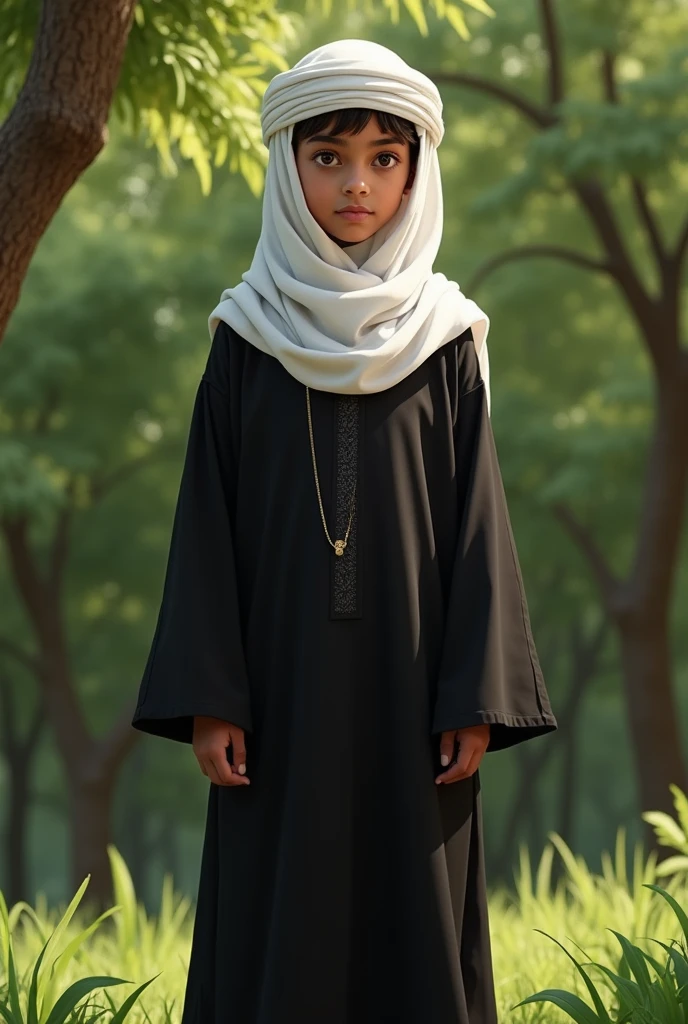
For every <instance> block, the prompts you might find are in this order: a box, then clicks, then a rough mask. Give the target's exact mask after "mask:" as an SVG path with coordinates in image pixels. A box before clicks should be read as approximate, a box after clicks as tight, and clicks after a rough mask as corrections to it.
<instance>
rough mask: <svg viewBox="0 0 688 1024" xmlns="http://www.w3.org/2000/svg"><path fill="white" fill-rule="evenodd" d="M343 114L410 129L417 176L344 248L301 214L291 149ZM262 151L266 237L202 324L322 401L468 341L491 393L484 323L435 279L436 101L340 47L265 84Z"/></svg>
mask: <svg viewBox="0 0 688 1024" xmlns="http://www.w3.org/2000/svg"><path fill="white" fill-rule="evenodd" d="M343 107H367V108H372V109H374V110H383V111H387V112H388V113H390V114H396V115H398V116H401V117H405V118H407V119H408V120H409V121H411V122H412V123H413V124H415V126H416V129H417V131H418V134H419V136H420V148H419V152H418V163H417V167H416V176H415V179H414V182H413V185H412V187H411V190H410V192H409V193H408V194H406V195H404V196H403V198H402V200H401V203H400V205H399V209H398V210H397V212H396V213H395V214H394V216H393V217H392V218H391V220H389V221H388V222H387V224H385V225H384V226H383V227H381V228H380V229H378V230H377V231H376V232H375V233H374V234H373V235H371V236H370V238H367V239H366V240H365V241H363V242H358V243H356V244H355V245H350V246H347V247H346V248H342V247H341V246H339V245H338V244H337V243H336V242H335V241H333V240H332V239H331V238H330V237H329V236H328V235H327V233H326V232H325V231H324V230H323V229H322V228H321V227H320V226H319V225H318V223H317V221H316V220H315V218H314V217H313V216H312V214H311V213H310V211H309V209H308V206H307V205H306V200H305V197H304V194H303V189H302V187H301V181H300V178H299V173H298V170H297V166H296V160H295V155H294V151H293V149H292V134H293V126H294V123H295V122H296V121H301V120H303V119H305V118H307V117H312V116H314V115H316V114H321V113H326V112H328V111H334V110H336V109H339V108H343ZM261 123H262V129H263V142H264V143H265V144H266V145H267V146H269V157H268V169H267V175H266V183H265V194H264V197H263V224H262V230H261V234H260V238H259V240H258V244H257V246H256V251H255V254H254V257H253V262H252V263H251V266H250V268H249V270H247V271H246V272H245V273H244V274H243V275H242V281H241V283H239V284H238V285H236V287H233V288H226V289H225V290H224V291H223V292H222V294H221V296H220V301H219V303H218V305H217V306H216V307H215V309H214V310H213V312H212V313H211V314H210V317H209V318H208V327H209V330H210V336H211V338H212V336H213V335H214V333H215V328H216V327H217V324H218V323H219V321H220V320H224V321H225V322H226V323H228V324H229V325H230V326H231V327H233V328H234V329H235V330H236V331H237V333H238V334H240V335H241V336H242V337H243V338H245V339H246V340H247V341H249V342H250V343H251V344H253V345H255V346H256V347H257V348H259V349H261V350H262V351H263V352H267V353H269V354H270V355H272V356H275V357H276V358H277V359H279V360H280V361H281V362H282V364H283V365H284V367H285V368H286V369H287V370H288V371H289V373H290V374H292V376H293V377H295V378H296V379H297V380H299V381H301V382H302V383H303V384H307V385H309V386H310V387H312V388H315V389H317V390H320V391H333V392H339V393H343V394H366V393H368V392H374V391H384V390H386V389H387V388H389V387H392V385H394V384H396V383H397V382H398V381H400V380H403V378H404V377H406V376H407V375H408V374H409V373H411V372H412V371H413V370H415V369H416V367H418V366H419V365H420V364H421V363H423V362H424V361H425V359H427V357H428V356H429V355H431V354H432V353H433V352H434V351H435V350H436V349H438V348H439V347H440V346H442V345H443V344H445V342H447V341H450V340H451V339H452V338H455V337H457V336H458V335H459V334H461V333H462V332H463V331H465V330H466V328H467V327H472V328H473V336H474V340H475V347H476V351H477V353H478V358H479V360H480V369H481V373H482V377H483V380H484V381H485V384H486V387H487V392H488V409H489V361H488V354H487V333H488V330H489V325H490V321H489V319H488V317H487V315H486V314H485V313H484V312H483V310H482V309H480V307H479V306H477V305H476V304H475V302H473V300H472V299H468V298H467V297H466V296H465V295H464V294H463V292H462V291H461V289H460V288H459V286H458V284H457V283H456V282H455V281H449V280H448V279H447V278H446V277H445V276H444V274H441V273H433V270H432V266H433V262H434V259H435V256H436V255H437V251H438V249H439V245H440V240H441V238H442V227H443V224H442V213H443V205H442V183H441V178H440V169H439V162H438V159H437V146H438V145H439V143H440V141H441V140H442V136H443V134H444V123H443V121H442V100H441V98H440V94H439V91H438V89H437V87H436V86H435V84H434V82H432V81H431V80H430V79H429V78H427V77H426V76H425V75H423V74H421V72H419V71H417V70H416V69H415V68H412V67H410V66H409V65H408V64H406V62H405V61H403V60H402V59H401V57H399V56H398V55H397V54H396V53H394V51H393V50H389V49H387V47H385V46H380V45H378V44H377V43H373V42H369V41H368V40H365V39H340V40H337V41H336V42H332V43H328V44H326V45H325V46H320V47H318V48H317V49H316V50H313V51H311V53H308V54H306V56H305V57H303V58H302V59H301V60H300V61H299V62H298V63H297V64H295V65H294V67H293V68H291V69H290V70H289V71H284V72H282V73H280V74H278V75H275V77H274V78H273V79H272V80H271V81H270V83H269V85H268V87H267V89H266V91H265V93H264V96H263V105H262V114H261Z"/></svg>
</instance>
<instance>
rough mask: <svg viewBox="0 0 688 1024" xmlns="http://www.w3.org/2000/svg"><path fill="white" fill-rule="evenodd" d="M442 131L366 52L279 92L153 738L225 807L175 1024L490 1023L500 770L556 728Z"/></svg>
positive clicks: (211, 365) (213, 373)
mask: <svg viewBox="0 0 688 1024" xmlns="http://www.w3.org/2000/svg"><path fill="white" fill-rule="evenodd" d="M441 109H442V107H441V101H440V97H439V93H438V92H437V90H436V88H435V86H434V85H433V83H432V82H431V81H430V80H429V79H427V78H426V77H425V76H423V75H421V74H420V73H419V72H417V71H416V70H414V69H413V68H410V67H409V66H408V65H407V64H405V63H404V61H402V60H401V59H400V58H399V57H398V56H397V55H396V54H394V53H393V52H392V51H390V50H388V49H386V48H385V47H382V46H378V45H376V44H373V43H369V42H366V41H364V40H360V39H356V40H339V41H337V42H335V43H331V44H329V45H327V46H323V47H320V48H318V49H317V50H314V51H313V52H312V53H310V54H308V55H307V56H306V57H304V58H303V60H301V61H299V63H298V64H296V65H295V67H294V68H292V69H291V70H290V71H288V72H284V73H282V74H279V75H277V76H276V77H275V78H274V79H273V80H272V82H271V83H270V85H269V87H268V89H267V91H266V93H265V97H264V101H263V111H262V124H263V137H264V141H265V142H266V144H268V143H269V165H268V173H267V180H266V190H265V197H264V201H263V226H262V232H261V236H260V239H259V242H258V245H257V247H256V252H255V255H254V259H253V262H252V265H251V267H250V269H249V270H248V271H247V272H246V273H245V274H244V275H243V280H242V282H241V283H240V284H239V285H238V286H236V287H234V288H229V289H227V290H225V291H224V292H223V293H222V296H221V300H220V303H219V304H218V306H217V307H216V308H215V310H214V311H213V313H212V314H211V316H210V320H209V325H210V331H211V336H212V345H211V348H210V355H209V358H208V362H207V366H206V370H205V372H204V374H203V378H202V380H201V382H200V385H199V389H198V394H197V398H196V404H195V407H194V412H193V418H192V422H191V429H190V435H189V441H188V450H187V455H186V462H185V466H184V472H183V477H182V481H181V487H180V493H179V501H178V505H177V511H176V516H175V521H174V529H173V534H172V541H171V548H170V556H169V562H168V568H167V575H166V580H165V587H164V592H163V598H162V604H161V608H160V615H159V619H158V625H157V629H156V633H155V637H154V640H153V645H152V649H151V653H150V657H149V660H148V665H147V667H146V672H145V675H144V678H143V681H142V683H141V690H140V695H139V701H138V704H137V708H136V712H135V716H134V719H133V724H134V726H135V727H136V728H138V729H141V730H143V731H146V732H150V733H154V734H157V735H159V736H165V737H168V738H171V739H176V740H179V741H182V742H186V743H192V744H193V750H194V753H195V755H196V758H197V760H198V763H199V766H200V768H201V771H202V772H203V773H204V775H206V776H207V777H208V779H209V781H210V783H211V785H210V792H209V802H208V815H207V823H206V832H205V841H204V846H203V857H202V867H201V877H200V885H199V892H198V902H197V909H196V917H195V923H194V934H193V945H192V952H191V961H190V965H189V975H188V979H187V987H186V997H185V1003H184V1010H183V1016H182V1024H230V1022H236V1024H293V1022H295V1021H298V1022H299V1024H496V1021H497V1013H496V1006H495V995H494V982H493V976H492V964H491V952H490V937H489V927H488V915H487V898H486V887H485V872H484V858H483V833H482V821H481V803H480V782H479V775H478V766H479V764H480V761H481V758H482V757H483V755H484V753H485V752H486V751H490V750H499V749H502V748H504V747H507V746H510V745H512V744H515V743H518V742H521V741H523V740H526V739H530V738H532V737H535V736H538V735H542V734H544V733H548V732H552V731H553V730H555V729H556V728H557V723H556V720H555V718H554V715H553V714H552V709H551V707H550V702H549V699H548V695H547V692H546V689H545V684H544V682H543V678H542V674H541V671H540V666H539V663H538V659H537V654H536V651H535V646H534V643H533V638H532V634H531V628H530V624H529V619H528V612H527V607H526V599H525V595H524V590H523V583H522V578H521V573H520V569H519V564H518V559H517V555H516V551H515V548H514V541H513V535H512V531H511V525H510V521H509V515H508V511H507V506H506V501H505V496H504V490H503V486H502V481H501V476H500V472H499V466H498V461H497V454H496V451H495V446H494V439H493V435H492V430H491V425H490V419H489V395H488V388H487V384H488V362H487V348H486V344H485V341H486V336H487V329H488V318H487V316H486V315H485V314H484V313H483V311H482V310H481V309H480V308H479V307H478V306H476V304H475V303H474V302H472V301H471V300H469V299H467V298H466V297H465V296H464V295H463V294H462V292H461V291H460V289H459V287H458V285H457V284H456V283H455V282H453V281H448V280H447V278H446V277H444V275H443V274H436V273H433V271H432V265H433V260H434V258H435V255H436V253H437V249H438V247H439V243H440V239H441V235H442V194H441V182H440V176H439V165H438V162H437V155H436V148H437V146H438V145H439V142H440V141H441V138H442V134H443V123H442V118H441ZM457 748H458V750H457ZM240 789H243V790H244V792H243V793H241V792H239V790H240Z"/></svg>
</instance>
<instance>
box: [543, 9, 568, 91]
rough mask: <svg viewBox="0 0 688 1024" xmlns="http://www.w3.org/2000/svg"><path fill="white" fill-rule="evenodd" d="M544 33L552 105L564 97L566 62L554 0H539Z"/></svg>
mask: <svg viewBox="0 0 688 1024" xmlns="http://www.w3.org/2000/svg"><path fill="white" fill-rule="evenodd" d="M539 6H540V22H541V24H542V35H543V37H544V39H545V40H546V43H547V54H548V57H549V67H548V70H547V86H548V99H549V105H550V106H551V107H553V106H555V105H556V104H557V103H560V102H561V101H562V100H563V99H564V66H563V65H564V62H563V58H562V47H561V38H560V36H559V33H558V31H557V25H556V20H555V17H554V2H553V0H539Z"/></svg>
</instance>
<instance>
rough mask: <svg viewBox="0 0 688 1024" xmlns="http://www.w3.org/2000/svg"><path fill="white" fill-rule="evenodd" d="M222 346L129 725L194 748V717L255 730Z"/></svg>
mask: <svg viewBox="0 0 688 1024" xmlns="http://www.w3.org/2000/svg"><path fill="white" fill-rule="evenodd" d="M220 340H224V335H223V336H222V339H220V338H218V336H217V335H216V339H215V341H214V342H213V347H212V349H211V353H210V356H209V359H208V365H207V367H206V372H205V374H204V375H203V378H202V379H201V381H200V383H199V387H198V391H197V394H196V400H195V404H194V409H193V415H192V419H191V426H190V431H189V437H188V443H187V450H186V458H185V463H184V469H183V473H182V479H181V485H180V490H179V497H178V500H177V507H176V512H175V517H174V525H173V530H172V538H171V543H170V551H169V557H168V563H167V572H166V576H165V584H164V588H163V595H162V603H161V606H160V611H159V615H158V623H157V627H156V630H155V635H154V637H153V642H152V646H151V650H150V654H149V656H148V662H147V665H146V668H145V672H144V675H143V679H142V681H141V685H140V691H139V697H138V703H137V705H136V710H135V714H134V718H133V720H132V725H133V726H134V727H135V728H137V729H140V730H142V731H143V732H148V733H152V734H154V735H157V736H163V737H166V738H168V739H174V740H180V741H181V742H186V743H190V742H191V741H192V738H193V718H194V716H195V715H211V716H213V717H215V718H221V719H224V720H225V721H228V722H232V723H233V724H235V725H239V726H241V728H243V729H244V730H247V731H249V732H251V731H252V721H251V708H250V699H249V684H248V679H247V672H246V665H245V661H244V651H243V644H242V638H241V628H240V616H239V602H238V595H237V585H236V573H235V557H234V545H233V540H232V528H231V521H232V517H231V509H232V506H233V502H234V495H235V486H236V458H235V452H234V447H233V445H232V430H231V414H230V400H229V394H228V391H227V390H225V389H224V388H223V387H222V385H223V375H224V373H225V371H226V363H227V354H226V352H223V351H222V349H221V347H220V344H219V342H220Z"/></svg>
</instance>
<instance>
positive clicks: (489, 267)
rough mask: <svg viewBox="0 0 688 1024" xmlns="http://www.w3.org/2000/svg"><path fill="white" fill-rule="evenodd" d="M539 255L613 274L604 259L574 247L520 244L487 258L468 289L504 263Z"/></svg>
mask: <svg viewBox="0 0 688 1024" xmlns="http://www.w3.org/2000/svg"><path fill="white" fill-rule="evenodd" d="M537 256H546V257H554V258H555V259H560V260H565V261H566V262H568V263H573V264H575V265H576V266H577V267H583V268H584V269H585V270H594V271H596V272H599V273H604V274H611V272H612V269H611V267H610V266H609V264H608V263H605V261H604V260H596V259H593V257H592V256H586V255H585V254H584V253H580V252H575V251H574V250H573V249H565V248H564V247H563V246H561V245H519V246H516V247H515V248H513V249H507V250H506V251H505V252H500V253H498V254H497V255H496V256H492V257H491V258H490V259H489V260H486V261H485V263H483V264H482V265H481V266H480V267H478V269H477V270H476V272H475V273H474V274H473V276H472V277H471V279H470V281H469V283H468V285H467V286H466V287H467V289H468V290H471V289H473V288H476V287H477V286H478V285H479V284H480V283H482V281H483V280H484V279H485V278H486V277H487V276H488V274H491V273H492V271H493V270H496V269H497V268H498V267H501V266H502V265H503V264H504V263H511V262H513V261H514V260H520V259H528V258H531V257H537Z"/></svg>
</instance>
